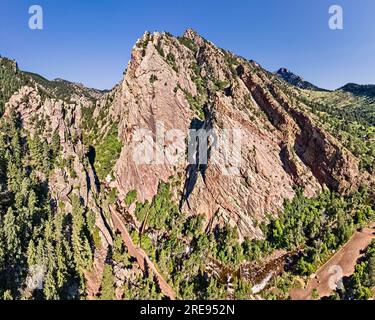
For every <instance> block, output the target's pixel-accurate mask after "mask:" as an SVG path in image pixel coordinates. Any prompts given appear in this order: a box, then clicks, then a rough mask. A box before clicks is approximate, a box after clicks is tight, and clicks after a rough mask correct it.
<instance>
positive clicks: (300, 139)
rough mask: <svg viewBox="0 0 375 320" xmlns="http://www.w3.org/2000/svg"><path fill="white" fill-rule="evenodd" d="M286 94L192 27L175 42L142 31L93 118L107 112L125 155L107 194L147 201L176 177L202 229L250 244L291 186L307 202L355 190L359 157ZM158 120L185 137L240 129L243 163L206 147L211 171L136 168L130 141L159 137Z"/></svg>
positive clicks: (183, 201)
mask: <svg viewBox="0 0 375 320" xmlns="http://www.w3.org/2000/svg"><path fill="white" fill-rule="evenodd" d="M289 90H291V91H285V90H284V85H283V84H282V82H281V80H278V79H276V77H275V76H274V75H272V74H270V73H268V72H266V71H265V70H264V69H262V68H261V67H260V66H259V65H258V64H256V63H255V62H252V61H247V60H245V59H243V58H241V57H237V56H234V55H233V54H231V53H229V52H226V51H224V50H221V49H219V48H217V47H215V46H214V45H213V44H212V43H210V42H208V41H206V40H205V39H203V38H202V37H200V36H199V35H198V34H196V33H195V32H194V31H193V30H187V31H186V32H185V34H184V36H183V37H182V38H180V39H176V38H174V37H173V36H171V35H169V34H165V33H154V34H149V33H145V34H144V36H143V37H142V38H141V39H140V40H139V41H138V42H137V44H136V45H135V47H134V48H133V52H132V58H131V61H130V62H129V65H128V68H127V71H126V73H125V77H124V79H123V81H122V82H121V83H120V84H119V85H118V86H116V88H114V89H113V91H112V92H110V93H109V94H108V95H107V96H106V97H104V98H103V99H102V101H101V102H100V103H98V106H97V110H95V113H94V116H95V115H98V114H99V113H100V112H102V113H103V112H105V114H106V118H105V121H104V122H103V127H105V126H106V123H107V125H108V123H110V122H111V121H112V122H113V121H114V119H115V121H118V122H119V139H120V140H121V141H122V144H123V148H122V152H121V155H120V157H119V159H118V160H117V162H116V165H115V167H114V169H113V176H114V178H115V179H114V181H112V184H111V187H113V188H117V189H118V191H119V198H120V199H123V197H124V196H125V195H126V194H127V192H129V191H130V190H132V189H135V190H137V191H138V200H139V201H145V200H150V199H152V198H153V196H154V195H155V194H156V192H157V187H158V184H159V182H160V181H168V178H169V177H171V176H173V177H177V180H178V184H177V187H176V190H175V195H176V201H179V202H180V207H181V209H182V210H184V211H186V212H187V213H189V214H203V215H206V216H207V217H208V218H209V219H208V221H209V223H208V227H210V226H213V225H215V224H216V223H219V222H221V221H227V222H229V223H230V224H232V225H234V224H235V225H237V226H238V227H239V230H240V233H241V235H242V236H251V237H261V236H262V233H261V231H260V229H259V227H258V224H257V222H258V221H262V220H264V219H265V217H266V214H267V213H271V214H277V212H278V211H279V210H280V209H281V208H282V205H283V201H284V199H291V198H292V197H293V196H294V187H295V186H303V187H304V188H305V193H306V195H308V196H313V195H314V194H315V193H316V192H318V191H319V190H321V188H322V187H323V186H324V185H326V186H328V187H330V188H332V189H334V190H338V191H340V192H345V191H346V190H349V189H350V188H352V187H355V186H356V185H357V184H358V183H359V181H360V180H361V177H362V175H361V174H360V173H359V171H358V160H357V159H356V158H355V157H354V156H353V155H352V154H351V153H350V152H349V151H347V150H346V149H345V148H344V147H343V146H342V145H341V144H340V143H339V142H338V141H337V140H336V139H334V138H333V137H332V136H331V135H329V134H328V133H327V132H325V131H324V130H322V129H320V128H319V127H318V126H317V125H316V124H315V121H314V118H313V116H312V115H311V114H309V112H308V111H307V109H306V108H305V107H304V106H303V104H302V103H301V102H300V101H298V100H297V99H296V98H295V97H294V95H295V93H294V92H293V89H290V88H289ZM108 97H111V99H110V100H111V101H110V103H109V104H108V103H107V102H108V101H107V100H108ZM104 101H107V102H104ZM203 114H204V116H203ZM160 123H161V124H163V126H164V129H165V130H170V129H179V130H182V131H183V132H186V134H187V132H188V129H189V128H192V127H197V128H203V129H212V130H213V131H214V132H220V130H221V129H241V130H242V143H241V144H242V145H241V147H242V148H241V159H242V160H241V163H240V164H237V163H235V164H234V165H233V166H232V165H231V164H230V163H229V164H228V163H227V162H225V160H226V159H224V155H223V154H221V153H219V152H217V150H215V149H214V148H212V149H211V153H210V158H209V160H208V165H207V166H206V165H200V164H189V165H188V164H187V163H185V164H183V163H182V164H181V163H180V164H178V165H171V164H168V163H163V164H141V165H139V164H138V163H136V162H135V161H134V159H133V156H134V148H135V146H136V143H135V142H134V136H135V134H136V132H137V130H138V129H147V130H150V132H152V133H153V139H154V140H155V139H156V137H157V130H158V125H159V124H160ZM138 143H139V142H138ZM168 143H169V142H168V141H166V142H164V148H168ZM213 158H215V161H213Z"/></svg>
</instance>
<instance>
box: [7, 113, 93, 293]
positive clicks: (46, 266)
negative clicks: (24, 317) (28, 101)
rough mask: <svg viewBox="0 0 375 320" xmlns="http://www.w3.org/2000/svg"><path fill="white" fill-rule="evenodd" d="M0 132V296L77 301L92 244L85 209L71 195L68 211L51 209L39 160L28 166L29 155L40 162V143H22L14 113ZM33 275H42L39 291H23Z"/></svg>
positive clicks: (31, 162) (83, 282) (52, 202)
mask: <svg viewBox="0 0 375 320" xmlns="http://www.w3.org/2000/svg"><path fill="white" fill-rule="evenodd" d="M0 130H1V132H2V136H1V138H0V176H1V179H0V193H1V198H0V199H1V200H0V297H3V298H7V299H9V298H14V299H21V298H23V297H29V298H30V296H31V297H34V298H38V299H58V298H61V299H77V298H82V297H84V294H85V293H84V292H85V280H84V275H83V271H84V270H87V269H89V268H90V266H91V263H92V245H93V240H92V238H91V236H90V234H91V232H90V230H88V228H87V226H88V222H87V220H86V219H87V215H86V209H85V208H84V207H83V206H82V204H81V200H80V199H79V198H78V197H77V196H75V195H72V203H73V210H72V212H70V213H68V212H61V210H60V209H59V208H57V207H56V205H55V204H54V201H53V200H52V198H51V195H50V193H49V191H48V189H47V188H45V184H44V181H42V180H40V178H38V175H37V171H38V169H40V161H39V160H36V161H30V159H32V158H33V156H32V152H33V153H34V156H35V159H40V160H41V159H42V157H40V158H39V152H41V150H42V149H43V148H40V146H41V145H44V144H43V142H37V143H36V142H35V141H33V142H32V143H33V144H34V147H31V146H30V145H29V143H30V140H28V139H22V136H25V135H24V132H23V129H22V128H21V127H20V121H19V119H18V118H17V116H16V114H15V113H13V112H11V113H10V115H9V117H7V118H2V119H1V120H0ZM30 150H33V151H30ZM25 168H27V170H25ZM68 230H69V232H67V231H68ZM38 268H39V269H38ZM33 270H44V278H43V281H44V285H43V289H37V288H36V289H31V288H29V289H28V290H23V289H22V288H23V287H24V284H25V281H26V279H27V277H29V276H32V272H33ZM21 289H22V290H21Z"/></svg>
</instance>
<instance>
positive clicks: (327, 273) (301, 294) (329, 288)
mask: <svg viewBox="0 0 375 320" xmlns="http://www.w3.org/2000/svg"><path fill="white" fill-rule="evenodd" d="M373 239H375V223H374V224H372V225H370V226H369V227H367V228H364V229H363V230H361V231H357V232H355V233H354V235H353V236H352V237H351V238H350V240H349V241H348V242H347V243H346V244H345V245H344V246H343V247H342V248H341V249H340V250H339V251H338V252H337V253H335V254H334V255H333V256H332V258H331V259H329V260H328V261H327V262H326V263H325V264H324V265H323V266H321V267H320V268H319V269H318V271H317V272H316V273H315V277H314V278H312V279H311V280H310V281H309V282H308V284H307V286H306V288H304V289H292V290H291V291H290V297H291V299H292V300H311V299H312V291H313V290H314V289H316V290H317V293H318V295H319V297H320V298H321V297H327V296H330V295H331V294H332V292H333V290H334V289H335V285H336V283H337V282H338V281H339V280H340V279H342V278H343V277H348V276H350V275H352V274H353V273H354V269H355V266H356V263H357V260H358V259H359V258H360V257H361V256H362V254H363V250H365V249H366V248H367V247H368V246H369V245H370V243H371V241H372V240H373Z"/></svg>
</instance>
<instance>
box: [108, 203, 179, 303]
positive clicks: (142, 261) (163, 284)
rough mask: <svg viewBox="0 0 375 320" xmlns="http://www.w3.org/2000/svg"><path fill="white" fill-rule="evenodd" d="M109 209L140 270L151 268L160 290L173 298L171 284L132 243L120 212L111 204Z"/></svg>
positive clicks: (173, 293)
mask: <svg viewBox="0 0 375 320" xmlns="http://www.w3.org/2000/svg"><path fill="white" fill-rule="evenodd" d="M109 210H110V212H111V216H112V221H113V224H114V227H115V228H116V229H117V230H118V231H120V233H121V236H122V239H123V240H124V243H125V245H126V247H127V248H128V251H129V254H130V255H131V256H132V257H134V258H136V259H137V262H138V264H139V266H140V267H141V269H142V271H144V270H145V269H147V268H149V269H150V270H152V272H153V274H154V275H155V277H156V278H157V281H158V285H159V287H160V290H161V291H162V292H163V293H164V295H166V296H167V297H169V298H170V299H171V300H174V299H175V292H174V291H173V289H172V288H171V286H170V285H169V284H168V283H167V281H165V279H164V278H163V276H162V275H161V274H160V273H159V271H158V270H157V268H156V266H155V265H154V263H153V262H152V261H151V260H150V258H149V257H148V255H147V254H146V253H145V252H144V251H143V249H142V248H140V247H138V246H136V245H135V244H134V243H133V240H132V238H131V237H130V235H129V232H128V230H127V228H126V226H125V223H124V221H123V218H122V216H121V214H120V213H119V212H118V211H117V210H116V209H115V208H113V206H109Z"/></svg>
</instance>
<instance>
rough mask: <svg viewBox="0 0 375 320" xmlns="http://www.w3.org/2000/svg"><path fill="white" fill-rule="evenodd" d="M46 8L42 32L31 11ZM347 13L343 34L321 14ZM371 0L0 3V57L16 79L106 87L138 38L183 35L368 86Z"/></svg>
mask: <svg viewBox="0 0 375 320" xmlns="http://www.w3.org/2000/svg"><path fill="white" fill-rule="evenodd" d="M32 4H39V5H41V6H42V7H43V9H44V30H42V31H35V30H30V29H29V28H28V18H29V14H28V8H29V6H30V5H32ZM332 4H339V5H342V7H343V9H344V30H339V31H332V30H330V29H329V28H328V19H329V15H328V8H329V6H330V5H332ZM374 15H375V1H374V0H282V1H281V0H189V1H179V0H164V1H163V0H138V1H130V0H106V1H104V0H103V1H99V0H95V1H94V0H81V1H79V0H75V1H74V0H66V1H63V0H48V1H47V0H33V1H28V0H1V2H0V55H2V56H7V57H10V58H14V59H16V60H17V62H18V64H19V66H20V68H21V69H23V70H28V71H34V72H37V73H40V74H41V75H43V76H45V77H47V78H49V79H53V78H56V77H61V78H64V79H68V80H71V81H77V82H82V83H84V84H85V85H87V86H91V87H97V88H101V89H104V88H112V87H113V85H114V84H115V83H117V82H118V81H119V80H120V79H121V77H122V72H123V70H124V69H125V67H126V65H127V62H128V60H129V57H130V51H131V48H132V46H133V45H134V43H135V41H136V40H137V38H139V37H140V36H141V35H142V34H143V32H144V31H146V30H149V31H155V30H158V31H169V32H171V33H173V34H175V35H180V34H182V33H183V31H184V30H185V29H187V28H188V27H192V28H194V29H196V30H197V31H198V32H199V33H200V34H202V35H203V36H204V37H205V38H207V39H209V40H211V41H212V42H214V43H215V44H217V45H218V46H220V47H223V48H225V49H229V50H231V51H233V52H235V53H237V54H240V55H242V56H244V57H247V58H249V59H254V60H256V61H258V62H259V63H260V64H261V65H262V66H263V67H265V68H266V69H268V70H271V71H274V70H276V69H278V68H279V67H287V68H289V69H291V70H292V71H294V72H296V73H298V74H300V75H302V76H303V77H304V78H305V79H306V80H309V81H311V82H313V83H315V84H316V85H319V86H321V87H325V88H329V89H333V88H337V87H340V86H342V85H343V84H345V83H347V82H356V83H361V84H365V83H375V19H374Z"/></svg>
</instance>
